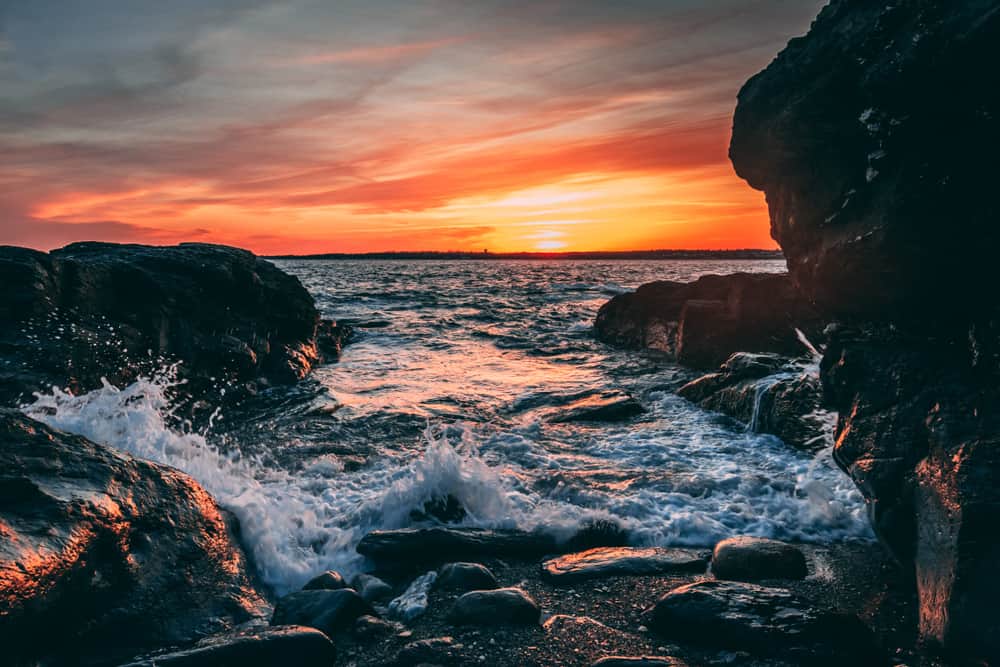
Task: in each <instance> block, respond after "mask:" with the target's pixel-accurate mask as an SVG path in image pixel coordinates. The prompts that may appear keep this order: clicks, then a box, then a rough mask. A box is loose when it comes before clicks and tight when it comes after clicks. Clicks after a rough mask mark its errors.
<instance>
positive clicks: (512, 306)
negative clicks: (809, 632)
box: [25, 260, 871, 593]
mask: <svg viewBox="0 0 1000 667" xmlns="http://www.w3.org/2000/svg"><path fill="white" fill-rule="evenodd" d="M278 264H279V265H280V266H281V267H282V268H283V269H285V270H286V271H288V272H290V273H293V274H294V275H297V276H298V277H299V278H300V279H301V280H302V282H303V284H304V285H305V286H306V288H307V289H308V290H309V291H310V292H311V293H312V294H313V296H314V297H315V298H316V301H317V305H318V307H319V308H320V310H321V311H322V314H323V316H324V317H329V318H334V319H338V320H341V321H347V322H349V323H352V324H353V325H354V326H355V327H356V332H357V333H356V336H355V340H354V341H353V342H352V343H351V344H350V345H349V346H347V347H346V348H345V349H344V352H343V355H342V358H341V360H340V361H339V362H337V363H333V364H329V365H326V366H323V367H321V368H319V369H317V370H316V371H315V372H314V373H313V375H312V377H311V378H309V379H308V380H307V381H305V382H303V383H301V384H300V385H299V386H297V387H291V388H274V389H272V390H269V391H267V392H264V393H263V394H262V395H261V396H259V397H258V398H257V399H255V400H254V401H253V402H251V403H250V404H249V405H246V406H243V407H242V408H239V409H231V410H228V409H227V410H226V411H222V412H221V413H220V414H218V415H217V418H216V419H215V420H213V423H212V425H211V427H210V428H208V429H203V430H202V431H201V432H192V431H191V429H189V428H185V427H184V425H183V423H182V422H180V421H179V420H177V419H175V418H173V416H172V412H171V405H170V401H169V399H168V395H169V392H168V389H169V387H170V384H171V382H172V380H171V375H170V373H164V374H163V375H161V376H158V377H152V378H148V379H144V380H140V381H138V382H136V383H134V384H132V385H130V386H128V387H114V386H111V385H110V384H106V385H105V386H104V387H103V388H101V389H98V390H96V391H93V392H91V393H89V394H85V395H82V396H71V395H69V394H67V393H64V392H60V391H58V390H53V392H51V393H49V394H46V395H42V396H38V397H37V398H36V400H35V401H34V403H33V404H31V405H29V406H26V407H25V411H26V412H27V413H28V414H31V415H32V416H35V417H37V418H39V419H41V420H43V421H45V422H47V423H49V424H51V425H53V426H55V427H58V428H61V429H64V430H67V431H71V432H74V433H78V434H81V435H84V436H87V437H89V438H91V439H93V440H96V441H98V442H102V443H105V444H108V445H110V446H112V447H115V448H117V449H119V450H121V451H123V452H127V453H130V454H132V455H135V456H140V457H143V458H147V459H151V460H154V461H158V462H160V463H165V464H168V465H171V466H174V467H177V468H179V469H181V470H183V471H185V472H187V473H188V474H190V475H191V476H192V477H194V478H195V479H196V480H198V481H199V482H200V483H201V484H202V485H203V486H204V487H205V488H206V489H207V490H208V491H209V492H210V493H212V494H213V496H214V497H215V498H216V499H217V500H218V502H219V503H220V504H221V505H223V506H224V507H226V508H228V509H229V510H231V511H232V512H234V513H235V514H236V516H237V517H238V518H239V520H240V523H241V534H242V539H243V540H244V542H245V546H246V548H247V550H248V552H249V553H250V555H251V558H252V559H253V562H254V564H255V566H256V568H257V569H258V571H259V573H260V576H261V577H262V578H263V579H264V581H266V582H267V583H269V584H270V585H272V586H273V587H274V588H275V589H276V590H277V591H278V592H279V593H280V592H285V591H289V590H293V589H295V588H296V587H299V586H301V585H302V584H303V583H304V582H305V581H306V580H307V579H308V578H309V577H311V576H312V575H314V574H316V573H318V572H320V571H322V570H324V569H328V568H334V569H339V570H341V571H342V572H344V573H345V574H348V575H349V574H351V573H353V572H358V571H361V570H363V569H364V568H365V562H364V560H363V559H362V558H361V557H359V556H358V555H357V553H356V552H355V546H356V544H357V542H358V540H360V539H361V537H363V536H364V534H365V533H367V532H368V531H370V530H374V529H379V528H399V527H404V526H409V525H419V524H423V523H426V522H428V521H431V520H432V519H429V518H428V517H427V514H426V512H425V506H426V504H427V503H428V502H432V501H435V500H438V501H443V500H445V499H447V498H449V497H450V498H451V499H453V501H452V502H454V501H457V502H458V503H459V504H460V506H461V507H462V508H463V509H464V516H462V517H461V518H460V519H459V520H458V521H457V524H458V525H468V526H481V527H501V528H522V529H527V530H534V529H539V530H545V531H550V532H552V533H554V534H556V535H566V536H568V535H570V534H572V532H573V531H574V530H575V529H576V528H577V527H579V526H580V525H581V524H585V523H587V522H591V521H594V520H612V521H614V522H616V523H617V524H619V525H620V526H621V527H622V528H624V529H625V530H626V531H627V532H628V534H629V536H630V539H631V540H632V541H633V542H634V543H635V544H659V545H692V546H711V545H712V544H714V543H715V542H716V541H718V540H719V539H722V538H725V537H727V536H731V535H737V534H743V535H759V536H768V537H776V538H780V539H788V540H801V541H809V542H821V543H822V542H832V541H838V540H845V539H854V538H860V539H870V538H871V534H870V529H869V527H868V522H867V520H866V518H865V510H864V503H863V500H862V498H861V496H860V494H859V493H858V492H857V491H856V490H855V488H854V486H853V484H852V483H851V482H850V480H848V478H847V477H846V476H845V475H844V474H843V473H842V472H841V471H840V470H838V469H837V468H836V466H835V465H834V464H833V462H832V459H831V455H830V450H829V447H828V448H827V449H825V450H823V451H821V452H820V453H819V454H810V453H805V452H800V451H797V450H794V449H792V448H791V447H789V446H787V445H786V444H784V443H783V442H781V441H780V440H778V439H777V438H775V437H773V436H768V435H764V434H759V433H756V432H754V431H753V429H748V428H747V427H746V425H741V424H738V423H735V422H733V421H732V420H729V419H727V418H724V417H722V416H720V415H717V414H713V413H711V412H708V411H705V410H702V409H700V408H698V407H696V406H694V405H692V404H690V403H688V402H687V401H685V400H683V399H681V398H679V397H678V396H676V395H675V394H674V391H675V389H676V388H677V387H678V386H680V385H681V384H682V383H683V382H685V381H687V380H689V379H691V378H693V377H694V375H693V374H692V373H691V372H690V371H687V370H684V369H682V368H680V367H678V366H676V365H674V364H672V363H671V362H670V361H669V360H667V359H665V358H663V357H662V356H659V355H656V354H654V353H643V352H635V351H622V350H615V349H612V348H609V347H608V346H606V345H604V344H602V343H600V342H599V341H597V340H596V339H595V338H594V335H593V328H592V324H593V319H594V316H595V314H596V313H597V310H598V308H599V307H600V306H601V304H603V303H604V302H605V301H607V300H608V299H609V298H611V297H612V296H614V295H615V294H618V293H621V292H623V291H626V290H629V289H634V288H635V287H637V286H638V285H639V284H641V283H643V282H648V281H651V280H660V279H672V280H693V279H695V278H697V277H698V276H700V275H704V274H707V273H732V272H735V271H769V272H776V271H781V270H783V268H784V267H783V262H777V261H775V262H772V261H745V262H740V261H693V260H683V261H597V260H594V261H495V260H482V261H472V260H466V261H392V260H386V261H360V260H343V261H319V260H310V261H305V260H302V261H281V262H278ZM803 349H804V352H806V353H807V354H808V351H807V350H806V348H805V347H804V348H803ZM802 372H815V368H810V367H809V366H808V365H806V366H804V367H803V371H802ZM765 382H766V380H765ZM607 390H619V391H624V392H628V393H630V394H632V395H633V396H635V397H636V398H638V399H639V400H640V401H641V402H642V404H643V405H644V407H645V408H646V412H645V413H644V414H642V415H640V416H638V417H636V418H633V419H632V420H629V421H627V422H624V423H591V424H584V423H559V422H557V421H554V419H555V418H557V417H558V416H559V415H560V414H562V412H563V411H564V410H565V409H566V405H568V404H570V403H572V402H573V400H576V399H578V398H580V397H583V396H587V395H589V394H591V393H594V392H600V391H607ZM814 418H816V419H820V420H824V422H826V423H828V424H829V428H830V429H831V431H832V421H831V419H830V415H826V414H817V415H814ZM828 444H832V438H831V439H830V441H829V442H828ZM452 518H455V517H452Z"/></svg>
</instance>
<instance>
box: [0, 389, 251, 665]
mask: <svg viewBox="0 0 1000 667" xmlns="http://www.w3.org/2000/svg"><path fill="white" fill-rule="evenodd" d="M263 605H264V603H263V600H261V598H260V597H259V596H258V595H257V594H256V593H255V592H254V589H253V587H252V583H251V578H250V576H249V574H248V565H247V562H246V559H245V557H244V556H243V554H242V552H241V551H240V550H239V548H238V547H237V546H236V543H235V540H233V539H232V537H231V536H230V532H229V526H228V523H227V519H226V517H225V516H224V515H223V514H222V513H221V512H220V510H219V508H218V506H217V505H216V504H215V501H213V500H212V498H211V497H210V496H209V495H208V493H206V492H205V490H204V489H202V488H201V487H200V486H199V485H198V484H197V483H195V481H194V480H192V479H191V478H190V477H188V476H187V475H184V474H183V473H181V472H179V471H177V470H174V469H172V468H168V467H166V466H161V465H157V464H154V463H150V462H147V461H142V460H139V459H133V458H131V457H129V456H126V455H122V454H119V453H117V452H115V451H113V450H111V449H109V448H107V447H103V446H101V445H97V444H95V443H93V442H91V441H89V440H87V439H85V438H81V437H77V436H70V435H67V434H64V433H61V432H59V431H56V430H54V429H50V428H48V427H46V426H45V425H43V424H41V423H39V422H36V421H34V420H31V419H28V418H27V417H25V416H24V415H22V414H21V413H19V412H15V411H12V410H5V409H0V608H2V609H3V612H2V613H0V645H2V646H3V647H4V648H3V651H4V658H5V659H6V660H9V661H11V662H12V663H13V664H18V663H19V662H21V661H23V662H32V663H33V662H34V661H40V662H46V663H50V664H58V663H61V662H62V663H67V662H68V663H77V662H83V661H86V660H88V659H91V658H93V657H94V656H95V655H100V656H101V657H102V658H103V659H106V660H113V659H115V658H116V657H119V658H125V657H128V656H134V655H137V654H140V653H142V652H144V651H148V650H151V649H154V648H157V647H159V646H163V645H171V644H172V645H183V644H186V643H190V642H192V641H194V640H195V639H197V638H199V637H202V636H204V635H206V634H210V633H213V632H219V631H221V630H225V629H226V628H227V627H232V626H233V625H235V624H237V623H241V622H243V621H246V620H248V619H250V618H251V617H253V616H254V615H257V614H260V613H263ZM53 628H58V629H59V641H52V636H53V635H52V632H53Z"/></svg>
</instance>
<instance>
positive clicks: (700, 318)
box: [594, 273, 815, 368]
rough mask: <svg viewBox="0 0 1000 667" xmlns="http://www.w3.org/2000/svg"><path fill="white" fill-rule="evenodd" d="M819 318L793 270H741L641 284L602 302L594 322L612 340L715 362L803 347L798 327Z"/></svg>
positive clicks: (688, 361)
mask: <svg viewBox="0 0 1000 667" xmlns="http://www.w3.org/2000/svg"><path fill="white" fill-rule="evenodd" d="M814 323H815V316H814V314H813V313H812V310H811V308H810V307H809V305H808V304H807V303H806V302H805V301H804V300H802V299H801V298H799V296H798V295H797V294H796V293H795V290H794V289H793V286H792V283H791V281H790V280H789V278H788V276H787V275H786V274H774V273H735V274H732V275H727V276H718V275H707V276H702V277H701V278H699V279H698V280H696V281H694V282H690V283H681V282H673V281H658V282H653V283H648V284H645V285H641V286H640V287H639V288H638V289H637V290H636V291H635V292H629V293H626V294H619V295H618V296H616V297H614V298H613V299H611V300H610V301H608V302H607V303H606V304H604V305H603V306H601V309H600V310H599V311H598V313H597V318H596V320H595V322H594V329H595V331H596V333H597V337H598V338H599V339H600V340H602V341H604V342H606V343H610V344H612V345H617V346H620V347H626V348H631V349H652V350H657V351H660V352H663V353H665V354H667V355H669V356H671V357H673V358H675V359H676V360H677V361H678V362H680V363H682V364H684V365H687V366H692V367H695V368H711V367H714V366H718V365H719V364H721V363H722V362H723V361H725V360H726V358H727V357H729V356H730V355H731V354H732V353H733V352H739V351H750V352H769V351H773V352H785V353H790V354H793V353H797V352H800V351H801V350H802V346H801V343H799V341H798V339H797V336H796V333H795V329H796V328H797V327H798V328H805V329H811V328H812V327H813V326H814Z"/></svg>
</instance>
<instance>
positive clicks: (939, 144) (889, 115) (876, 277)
mask: <svg viewBox="0 0 1000 667" xmlns="http://www.w3.org/2000/svg"><path fill="white" fill-rule="evenodd" d="M998 52H1000V6H998V5H997V3H996V2H995V1H994V0H956V1H954V2H929V1H914V2H906V3H892V4H890V5H887V4H886V3H869V2H863V1H861V0H835V1H834V2H831V3H830V5H829V6H828V7H827V8H826V9H824V10H823V11H822V13H821V14H820V16H819V18H818V19H817V20H816V22H815V23H814V25H813V27H812V30H811V31H810V33H809V34H808V35H807V36H806V37H804V38H801V39H796V40H792V42H791V43H790V44H789V45H788V47H787V48H786V49H785V50H784V51H783V52H782V53H781V54H780V55H779V56H778V57H777V59H776V60H775V61H774V62H773V63H772V64H771V65H770V66H769V67H768V68H767V69H766V70H764V71H763V72H761V73H760V74H758V75H756V76H755V77H753V78H752V79H751V80H750V81H748V82H747V84H746V85H745V86H744V88H743V90H742V91H741V92H740V95H739V105H738V107H737V110H736V115H735V119H734V127H733V139H732V144H731V147H730V155H731V157H732V160H733V164H734V166H735V167H736V170H737V172H738V173H739V174H740V175H741V176H743V177H744V178H746V179H747V180H748V181H749V182H750V184H751V185H752V186H754V187H756V188H758V189H762V190H764V191H765V193H766V195H767V201H768V205H769V209H770V215H771V232H772V236H773V237H774V238H775V239H777V240H778V241H779V242H780V243H781V246H782V248H783V250H784V253H785V256H786V257H787V259H788V266H789V270H790V272H791V275H792V278H793V280H794V281H795V283H796V285H797V286H798V287H799V289H800V291H801V292H802V293H803V294H805V295H806V296H807V297H808V298H810V299H812V300H813V301H814V302H815V303H816V304H817V305H818V307H819V309H820V310H821V313H822V314H823V315H824V316H825V317H827V318H828V319H837V320H840V321H841V326H840V327H839V328H837V329H836V330H835V331H834V332H833V333H832V336H831V339H830V343H829V346H828V348H827V350H826V354H825V357H824V360H823V364H822V373H821V377H822V381H823V385H824V390H825V394H826V397H827V399H828V400H829V402H830V403H831V404H832V406H833V407H835V408H836V409H837V410H838V412H839V415H840V416H839V424H838V429H837V432H838V439H837V444H836V449H835V456H836V459H837V461H838V463H839V464H840V465H841V466H842V467H843V468H844V469H845V470H846V471H847V472H848V473H849V474H850V475H851V477H852V478H853V479H854V481H855V482H856V483H857V485H858V487H859V488H860V490H861V491H862V493H864V495H865V497H866V498H867V500H868V502H869V510H870V514H871V517H872V522H873V525H874V527H875V529H876V531H877V533H878V535H879V536H880V537H881V538H882V539H883V541H884V542H885V543H886V544H887V545H888V546H889V547H890V549H891V550H892V552H893V553H894V554H895V555H896V556H897V558H899V559H900V561H901V562H903V563H905V564H908V565H912V567H913V571H914V575H915V581H916V585H917V589H918V592H919V597H920V625H921V632H922V634H923V636H924V637H925V638H927V639H930V640H933V641H937V642H940V643H942V644H944V646H945V647H946V648H947V649H949V650H952V651H954V652H957V653H962V654H965V655H966V656H969V657H973V658H985V659H987V660H989V659H997V658H998V657H1000V614H997V613H996V601H997V599H998V598H1000V583H998V580H997V578H996V577H995V576H994V575H993V574H992V573H991V570H992V569H993V568H994V567H995V563H997V562H998V561H1000V535H998V534H997V532H996V529H995V526H997V525H1000V493H998V491H997V488H998V487H997V484H996V480H997V479H1000V390H998V387H1000V362H998V359H1000V355H998V350H1000V325H998V322H1000V294H998V291H997V289H996V279H995V276H994V275H993V274H994V268H993V264H994V260H993V255H994V253H995V247H994V246H995V243H994V242H993V239H995V238H996V237H997V235H996V232H995V229H994V228H995V226H996V224H997V221H998V213H1000V211H998V198H997V196H996V192H995V184H994V183H993V180H995V169H989V168H987V167H986V166H985V165H986V164H988V163H989V162H991V161H992V160H993V156H995V155H996V153H997V150H998V148H1000V122H998V113H1000V87H998V86H995V85H991V84H987V83H986V82H985V80H984V79H983V78H982V72H983V66H984V64H985V63H993V62H996V60H997V57H998V55H1000V53H998Z"/></svg>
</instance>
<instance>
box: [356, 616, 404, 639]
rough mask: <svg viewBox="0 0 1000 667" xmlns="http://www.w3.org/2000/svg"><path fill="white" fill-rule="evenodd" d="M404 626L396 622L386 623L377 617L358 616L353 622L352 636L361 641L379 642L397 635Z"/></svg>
mask: <svg viewBox="0 0 1000 667" xmlns="http://www.w3.org/2000/svg"><path fill="white" fill-rule="evenodd" d="M405 628H406V626H404V625H403V624H402V623H397V622H396V621H387V620H385V619H382V618H379V617H378V616H369V615H367V614H366V615H364V616H358V618H357V620H356V621H354V636H355V637H357V638H358V639H359V640H361V641H380V640H383V639H385V638H386V637H391V636H393V635H398V634H399V633H400V632H402V631H403V630H405Z"/></svg>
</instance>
